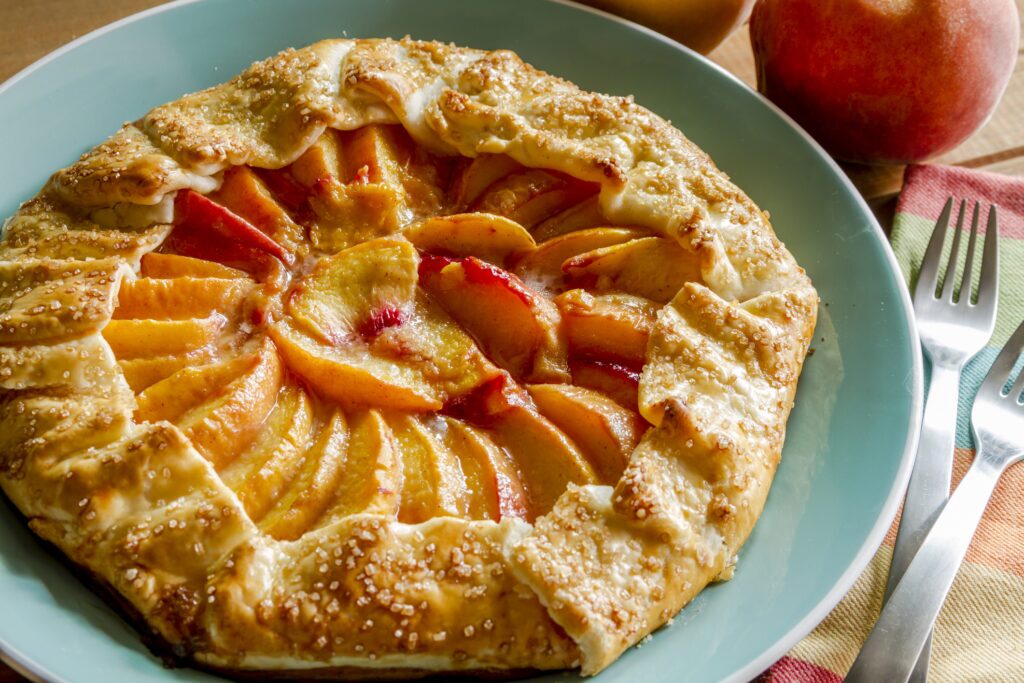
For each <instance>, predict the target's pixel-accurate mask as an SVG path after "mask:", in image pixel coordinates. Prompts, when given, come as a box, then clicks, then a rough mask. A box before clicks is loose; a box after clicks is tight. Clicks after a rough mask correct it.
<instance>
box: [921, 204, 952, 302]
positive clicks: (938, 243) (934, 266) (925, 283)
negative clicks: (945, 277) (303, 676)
mask: <svg viewBox="0 0 1024 683" xmlns="http://www.w3.org/2000/svg"><path fill="white" fill-rule="evenodd" d="M952 211H953V198H952V197H950V198H949V199H947V200H946V205H945V206H944V207H942V213H941V214H939V220H937V221H936V222H935V229H934V230H932V236H931V239H929V240H928V249H927V250H926V251H925V252H924V258H923V259H921V270H920V271H919V272H918V274H917V286H916V287H915V288H914V298H915V299H917V298H920V297H923V296H924V295H925V294H927V295H928V297H929V298H931V299H934V298H935V288H936V282H937V277H938V273H939V261H940V260H941V259H942V245H943V244H944V243H945V241H946V228H948V227H949V214H950V213H951V212H952Z"/></svg>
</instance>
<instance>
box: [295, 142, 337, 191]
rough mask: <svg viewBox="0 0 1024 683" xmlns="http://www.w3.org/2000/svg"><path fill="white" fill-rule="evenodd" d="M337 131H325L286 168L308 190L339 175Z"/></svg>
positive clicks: (335, 178)
mask: <svg viewBox="0 0 1024 683" xmlns="http://www.w3.org/2000/svg"><path fill="white" fill-rule="evenodd" d="M339 135H340V133H338V132H337V131H334V130H330V129H328V130H326V131H324V133H323V135H321V136H320V137H319V138H317V139H316V142H314V143H313V144H312V146H310V148H309V149H307V150H306V151H305V152H303V154H302V156H300V157H299V158H298V159H296V160H295V162H294V163H293V164H292V165H291V166H289V167H288V170H289V171H290V172H291V175H292V177H293V178H295V180H296V181H298V183H299V184H300V185H302V186H304V187H306V188H308V189H312V188H313V187H315V186H316V184H317V183H318V182H327V181H328V180H329V179H333V180H337V179H339V176H340V175H341V149H340V145H339V140H338V138H339Z"/></svg>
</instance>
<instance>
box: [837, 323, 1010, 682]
mask: <svg viewBox="0 0 1024 683" xmlns="http://www.w3.org/2000/svg"><path fill="white" fill-rule="evenodd" d="M1021 354H1024V322H1022V323H1021V324H1020V326H1019V327H1018V328H1017V330H1016V332H1014V333H1013V335H1012V336H1011V337H1010V340H1009V341H1008V342H1007V343H1006V346H1004V347H1003V350H1002V351H1001V352H1000V353H999V356H998V357H997V358H996V361H995V363H993V364H992V369H991V370H989V372H988V375H986V376H985V381H984V382H982V385H981V389H979V390H978V395H977V396H976V397H975V399H974V408H973V409H972V411H971V426H972V429H973V431H974V443H975V445H976V446H977V448H978V454H977V456H975V458H974V462H973V463H971V467H970V468H969V469H968V470H967V474H965V475H964V478H963V480H962V481H961V482H960V485H959V486H957V488H956V491H955V492H954V493H953V495H952V496H951V497H950V499H949V502H948V503H946V506H945V508H943V510H942V512H941V513H940V514H939V516H938V518H937V519H936V520H935V524H934V525H933V526H932V528H931V530H930V531H928V534H927V535H926V536H925V538H924V541H923V542H922V543H921V548H920V549H919V550H918V551H917V554H916V555H914V559H913V560H911V562H910V566H908V567H907V571H906V572H905V573H904V574H903V578H902V579H901V580H900V582H899V583H898V584H897V585H896V589H895V590H894V591H893V592H892V597H890V598H889V602H888V603H886V605H885V608H883V609H882V614H881V616H880V617H879V618H878V621H877V622H876V623H875V627H874V628H873V629H872V630H871V634H870V635H869V636H868V639H867V642H866V643H865V644H864V648H863V649H862V650H861V651H860V654H859V655H858V656H857V660H856V661H855V662H854V663H853V668H851V669H850V673H849V674H848V675H847V677H846V681H847V683H868V682H870V683H874V682H875V681H886V682H887V683H888V682H890V681H896V682H899V681H906V680H908V679H909V677H910V674H911V672H912V670H913V666H914V662H915V661H916V660H917V658H918V656H919V655H920V654H921V651H922V649H923V648H924V644H925V641H926V640H927V639H928V633H929V632H930V631H931V629H932V626H934V624H935V619H936V618H937V617H938V615H939V610H940V609H941V608H942V603H943V601H944V600H945V598H946V594H947V593H949V589H950V587H951V586H952V585H953V578H954V577H955V576H956V573H957V570H958V569H959V567H960V563H961V562H963V559H964V555H966V554H967V547H968V546H969V545H970V543H971V537H972V536H973V535H974V531H975V529H976V528H977V526H978V523H979V522H980V521H981V516H982V514H983V513H984V512H985V506H986V505H987V504H988V501H989V498H991V497H992V492H993V491H994V490H995V487H996V483H997V482H998V481H999V477H1000V476H1001V475H1002V473H1003V472H1005V471H1006V469H1007V468H1008V467H1010V466H1011V465H1013V464H1014V463H1016V462H1019V461H1020V460H1022V459H1024V371H1021V372H1020V374H1019V376H1018V377H1017V379H1016V381H1014V382H1013V385H1012V386H1011V387H1010V390H1009V391H1003V389H1004V388H1005V387H1006V385H1007V384H1009V383H1010V381H1011V380H1012V379H1013V377H1012V372H1013V369H1014V366H1015V364H1016V362H1017V359H1018V357H1019V356H1020V355H1021Z"/></svg>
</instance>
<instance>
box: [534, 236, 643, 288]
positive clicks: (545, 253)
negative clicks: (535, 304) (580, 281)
mask: <svg viewBox="0 0 1024 683" xmlns="http://www.w3.org/2000/svg"><path fill="white" fill-rule="evenodd" d="M644 235H645V232H644V231H642V230H634V229H631V228H590V229H588V230H579V231H577V232H570V233H568V234H565V235H560V236H558V237H555V238H553V239H550V240H548V241H546V242H543V243H541V244H540V245H539V246H538V247H537V249H536V250H534V251H533V252H531V253H529V254H528V255H526V256H525V257H524V258H523V259H522V260H521V261H520V262H519V263H518V264H516V268H515V273H516V275H518V276H519V277H521V278H522V279H523V280H525V281H526V282H527V283H529V284H530V285H532V286H534V287H537V288H539V289H545V290H555V291H558V290H559V289H561V284H562V280H563V278H564V276H565V273H564V272H563V271H562V264H564V263H565V262H566V261H567V260H568V259H570V258H572V257H573V256H578V255H579V254H584V253H586V252H589V251H594V250H595V249H601V248H603V247H608V246H611V245H613V244H622V243H623V242H629V241H630V240H633V239H636V238H638V237H643V236H644Z"/></svg>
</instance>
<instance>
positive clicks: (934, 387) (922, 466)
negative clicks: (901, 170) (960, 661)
mask: <svg viewBox="0 0 1024 683" xmlns="http://www.w3.org/2000/svg"><path fill="white" fill-rule="evenodd" d="M966 209H967V202H966V201H961V202H960V211H959V215H958V217H957V222H956V228H955V229H954V231H953V243H952V245H951V248H950V254H949V262H948V263H947V264H946V269H945V276H944V278H943V282H942V291H941V292H940V293H939V294H938V296H936V290H937V289H938V275H939V265H940V263H941V261H942V250H943V246H944V243H945V238H946V233H947V231H948V228H949V219H950V215H951V213H952V210H953V198H952V197H950V198H949V199H948V200H947V201H946V205H945V206H944V207H943V209H942V213H941V214H940V215H939V220H938V221H936V223H935V229H934V230H933V231H932V236H931V239H930V240H929V242H928V248H927V250H926V251H925V254H924V258H923V260H922V262H921V270H920V273H919V275H918V278H917V285H916V287H915V289H914V312H915V315H916V318H917V325H918V330H919V332H920V335H921V344H922V346H923V347H924V351H925V353H926V354H927V355H928V358H929V360H931V365H932V374H931V384H930V387H929V390H928V400H927V403H926V404H925V410H924V420H923V422H922V426H921V440H920V443H919V445H918V450H917V459H916V460H915V462H914V470H913V473H912V475H911V478H910V484H909V485H908V486H907V496H906V500H905V501H904V503H903V515H902V517H901V519H900V528H899V532H898V535H897V536H896V547H895V548H894V549H893V555H892V563H891V564H890V566H889V581H888V584H887V585H886V590H885V599H886V600H888V599H889V596H890V595H891V594H892V591H893V589H894V588H895V587H896V584H897V583H898V582H899V580H900V577H901V576H903V572H904V571H906V569H907V565H908V564H910V560H911V558H913V556H914V553H915V552H917V549H918V547H919V546H920V545H921V540H922V539H923V538H924V535H925V533H926V532H927V531H928V529H929V527H930V526H931V524H932V522H933V521H934V520H935V517H936V515H938V513H939V511H940V510H941V509H942V506H943V504H944V503H945V502H946V499H947V498H948V497H949V485H950V477H951V476H952V471H953V447H954V445H955V437H956V411H957V404H958V402H959V396H960V373H961V371H962V370H963V368H964V366H965V365H966V364H967V362H968V361H970V360H971V359H972V358H974V356H976V355H977V354H978V352H979V351H981V350H982V349H983V348H984V347H985V344H987V343H988V340H989V339H990V338H991V337H992V330H993V329H994V327H995V321H996V300H997V298H998V296H997V295H998V288H999V279H998V276H999V250H998V234H997V233H998V227H997V225H998V221H997V217H996V209H995V207H991V208H990V209H989V214H988V231H987V237H986V239H985V251H984V253H983V255H982V263H981V280H980V283H979V285H978V302H977V304H974V303H972V302H971V291H972V286H973V271H974V269H973V263H974V251H975V244H976V242H977V238H978V221H979V212H980V207H979V205H978V204H975V205H974V212H973V214H974V215H973V220H972V222H971V236H970V240H969V241H968V244H967V257H966V261H965V265H964V273H963V279H962V283H961V285H960V290H959V297H958V298H956V299H954V294H955V293H956V289H955V283H956V270H957V262H958V256H959V253H960V238H961V235H962V233H963V225H964V213H965V212H966ZM930 650H931V642H930V638H929V641H928V642H926V643H925V646H924V649H923V651H922V653H921V657H920V660H919V661H918V664H917V667H916V668H915V670H914V675H913V677H912V679H911V680H913V681H914V682H915V683H924V682H925V681H926V680H927V678H928V658H929V655H930Z"/></svg>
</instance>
